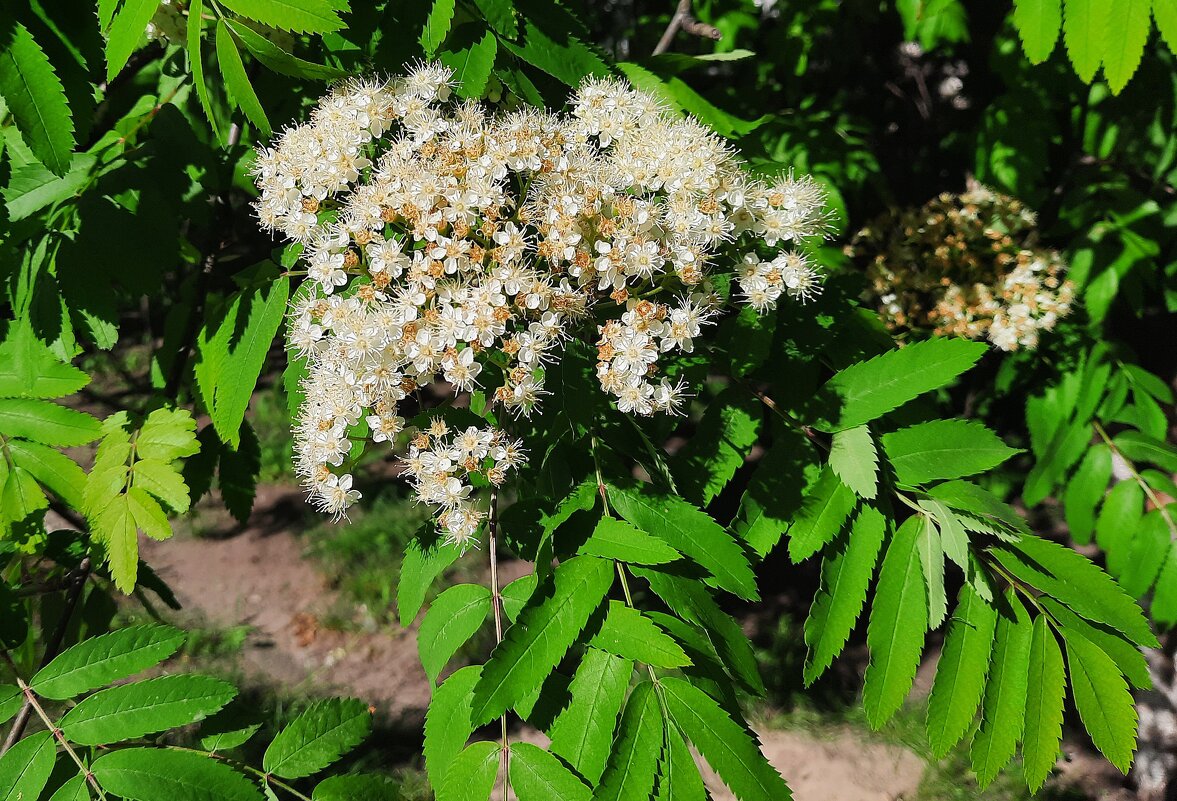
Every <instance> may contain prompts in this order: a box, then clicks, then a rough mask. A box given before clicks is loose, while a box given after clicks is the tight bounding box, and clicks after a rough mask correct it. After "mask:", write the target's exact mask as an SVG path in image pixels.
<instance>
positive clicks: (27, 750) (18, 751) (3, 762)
mask: <svg viewBox="0 0 1177 801" xmlns="http://www.w3.org/2000/svg"><path fill="white" fill-rule="evenodd" d="M56 757H57V740H55V739H54V737H53V735H52V734H50V733H49V732H47V731H40V732H37V733H36V734H30V735H29V736H28V737H25V738H24V739H22V740H18V741H17V742H16V744H15V745H13V746H12V748H9V749H8V751H6V752H5V753H4V755H3V756H0V801H25V800H26V799H29V800H30V801H31V800H32V799H36V798H37V796H39V795H40V794H41V791H42V790H43V789H45V784H46V782H48V781H49V774H50V773H52V772H53V763H54V762H55V761H56Z"/></svg>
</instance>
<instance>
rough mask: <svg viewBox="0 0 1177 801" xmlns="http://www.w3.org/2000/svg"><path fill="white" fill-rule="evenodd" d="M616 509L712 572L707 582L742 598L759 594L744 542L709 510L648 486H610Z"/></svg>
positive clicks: (609, 490) (630, 520)
mask: <svg viewBox="0 0 1177 801" xmlns="http://www.w3.org/2000/svg"><path fill="white" fill-rule="evenodd" d="M608 492H609V502H610V503H611V504H612V506H613V508H614V509H615V510H616V512H617V513H618V514H619V515H621V516H622V517H624V518H625V519H626V520H628V521H629V522H630V523H632V524H633V525H635V526H637V527H638V528H640V529H642V530H643V531H645V532H647V533H649V534H653V535H654V536H655V537H658V538H660V539H662V540H664V541H665V542H666V543H667V544H668V545H670V546H671V547H673V548H674V549H675V550H677V551H679V552H681V553H682V554H684V555H685V556H688V557H690V558H691V559H693V560H694V561H695V562H696V563H698V564H699V565H700V566H701V567H703V568H704V569H706V570H707V571H709V572H710V573H711V575H712V577H713V578H711V579H708V580H707V583H709V584H712V585H713V586H717V587H721V588H722V589H725V590H727V591H728V592H731V593H734V594H735V595H738V596H740V597H741V598H745V599H749V600H753V599H755V598H756V597H757V592H756V577H755V575H753V573H752V568H751V566H750V565H749V564H748V558H747V556H745V554H744V551H743V549H742V548H741V547H740V544H739V543H738V542H737V541H736V540H735V538H733V537H732V535H731V534H729V533H728V532H727V531H724V530H723V528H721V527H720V525H719V524H718V523H716V522H715V521H714V520H712V519H711V517H709V516H708V515H707V514H706V513H704V512H702V511H700V510H699V509H697V508H695V507H694V506H692V505H691V504H689V503H687V502H686V501H684V500H683V499H681V498H677V497H675V496H672V495H656V494H654V493H653V492H652V491H650V490H647V489H641V490H638V489H622V488H619V487H614V486H610V487H609V488H608Z"/></svg>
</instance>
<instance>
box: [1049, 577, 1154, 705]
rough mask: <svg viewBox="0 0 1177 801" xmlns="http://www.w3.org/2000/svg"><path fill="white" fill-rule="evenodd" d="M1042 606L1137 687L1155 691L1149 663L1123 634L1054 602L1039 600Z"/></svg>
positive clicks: (1052, 600)
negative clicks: (1096, 647) (1094, 647)
mask: <svg viewBox="0 0 1177 801" xmlns="http://www.w3.org/2000/svg"><path fill="white" fill-rule="evenodd" d="M1039 603H1041V604H1042V606H1044V607H1045V608H1046V611H1047V612H1049V613H1050V615H1051V617H1053V618H1054V619H1055V620H1057V621H1058V623H1059V625H1060V626H1061V627H1062V628H1064V629H1070V630H1071V631H1074V632H1075V633H1076V634H1077V635H1079V636H1080V637H1082V638H1083V639H1085V640H1087V641H1088V642H1091V643H1094V644H1095V645H1096V646H1098V647H1099V648H1100V649H1101V650H1102V651H1103V652H1104V653H1106V654H1107V655H1108V656H1110V657H1111V658H1112V661H1113V662H1115V663H1116V667H1118V668H1119V669H1120V672H1121V673H1123V674H1124V677H1125V678H1127V679H1128V681H1129V682H1130V683H1131V684H1132V685H1133V686H1134V687H1137V688H1138V689H1141V690H1149V689H1152V676H1151V675H1150V674H1149V670H1148V661H1147V660H1146V659H1145V658H1144V654H1143V653H1141V651H1140V648H1138V647H1137V646H1136V645H1135V644H1133V643H1132V642H1131V641H1129V640H1128V639H1127V638H1126V637H1125V636H1124V635H1123V634H1120V632H1118V631H1116V630H1114V629H1111V628H1109V627H1107V626H1104V625H1101V624H1096V623H1091V622H1089V621H1087V620H1084V619H1083V618H1081V617H1079V616H1078V615H1076V614H1075V613H1074V612H1072V611H1071V610H1070V609H1068V608H1067V607H1065V606H1063V605H1062V604H1060V603H1059V602H1058V601H1056V600H1054V599H1053V598H1047V597H1046V596H1042V597H1041V598H1039Z"/></svg>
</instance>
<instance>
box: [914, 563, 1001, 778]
mask: <svg viewBox="0 0 1177 801" xmlns="http://www.w3.org/2000/svg"><path fill="white" fill-rule="evenodd" d="M996 627H997V610H996V609H995V608H994V607H993V606H991V605H990V604H988V603H986V602H985V601H984V600H982V599H981V597H980V596H979V595H977V593H976V592H975V591H974V590H973V588H972V587H971V586H969V585H968V584H965V585H964V586H963V587H961V589H960V600H959V601H958V603H957V606H956V614H955V615H954V616H953V619H952V624H951V625H950V626H949V627H948V636H947V637H946V638H945V640H944V650H943V652H942V653H941V655H940V661H939V663H938V664H937V665H936V678H935V680H934V681H933V683H932V694H931V696H930V697H929V699H928V744H929V745H930V746H931V748H932V754H933V755H935V756H936V758H937V759H943V758H944V757H945V756H946V755H947V754H948V752H949V751H951V750H952V747H953V746H955V745H956V744H957V743H958V742H960V738H961V737H963V736H964V733H965V732H966V731H968V729H969V726H970V725H971V724H972V722H973V716H974V715H975V714H976V711H977V706H978V705H979V704H980V703H981V696H982V694H983V693H984V691H985V677H986V676H987V675H988V673H989V655H990V653H991V651H992V647H993V632H994V630H995V629H996Z"/></svg>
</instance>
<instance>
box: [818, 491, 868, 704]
mask: <svg viewBox="0 0 1177 801" xmlns="http://www.w3.org/2000/svg"><path fill="white" fill-rule="evenodd" d="M886 527H887V523H886V520H885V519H884V518H883V515H882V514H881V513H880V512H879V510H877V509H875V508H874V507H873V506H863V507H862V508H861V509H860V510H859V512H858V515H857V516H856V517H855V518H854V522H853V523H852V524H851V526H850V530H849V532H848V534H847V535H844V536H842V537H841V538H840V539H839V540H838V541H837V544H836V547H835V548H833V549H832V550H830V551H829V552H827V553H826V556H825V559H824V560H823V561H822V565H821V587H820V588H819V589H818V591H817V596H816V597H815V598H814V599H813V606H811V607H810V610H809V617H807V618H806V619H805V644H806V645H808V646H809V653H808V654H807V656H806V659H805V683H806V684H812V683H813V682H814V681H815V680H816V679H817V678H818V676H820V675H821V674H823V673H825V671H826V668H828V667H829V666H830V663H831V662H833V660H834V657H836V656H837V655H838V654H839V653H841V652H842V648H843V647H845V645H846V639H847V638H848V637H849V636H850V632H851V631H853V630H854V624H855V621H857V620H858V616H859V614H861V612H862V606H863V604H864V603H865V602H866V593H867V589H868V588H869V587H870V580H871V576H872V575H874V572H875V563H876V562H877V561H878V559H879V550H880V549H881V548H882V546H883V538H884V537H885V536H886Z"/></svg>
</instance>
